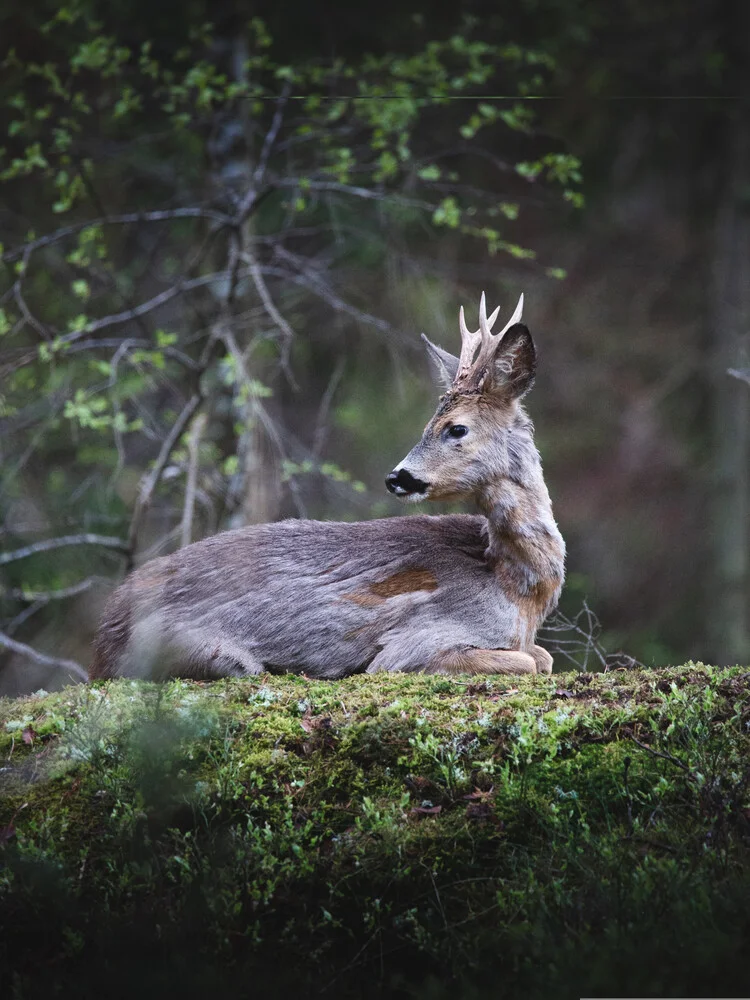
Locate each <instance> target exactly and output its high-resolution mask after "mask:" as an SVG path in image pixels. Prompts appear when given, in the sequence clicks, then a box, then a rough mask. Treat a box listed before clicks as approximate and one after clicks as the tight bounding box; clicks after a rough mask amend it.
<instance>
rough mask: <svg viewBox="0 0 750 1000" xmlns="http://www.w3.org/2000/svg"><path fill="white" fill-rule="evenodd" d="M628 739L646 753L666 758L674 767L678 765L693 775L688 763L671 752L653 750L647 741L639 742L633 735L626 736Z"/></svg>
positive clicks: (661, 758) (662, 758)
mask: <svg viewBox="0 0 750 1000" xmlns="http://www.w3.org/2000/svg"><path fill="white" fill-rule="evenodd" d="M628 739H629V740H631V741H632V742H633V743H635V745H636V746H637V747H640V748H641V750H645V751H646V753H650V754H651V756H652V757H658V758H659V759H660V760H666V761H667V762H668V763H670V764H674V765H675V767H679V768H680V769H681V770H683V771H686V772H687V773H688V774H689V775H690V776H691V777H692V776H693V775H692V772H691V770H690V768H689V767H688V765H687V764H686V763H685V762H684V761H682V760H680V759H679V757H673V756H672V754H671V753H662V752H661V751H660V750H654V748H653V747H650V746H649V745H648V743H641V741H640V740H637V739H636V738H635V736H632V735H630V736H628Z"/></svg>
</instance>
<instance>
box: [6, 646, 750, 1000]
mask: <svg viewBox="0 0 750 1000" xmlns="http://www.w3.org/2000/svg"><path fill="white" fill-rule="evenodd" d="M748 680H749V676H748V674H747V673H746V672H745V673H742V672H741V671H740V670H739V669H737V668H733V669H724V670H712V669H709V668H706V667H704V666H702V665H700V664H699V665H694V664H688V665H686V666H685V667H684V668H679V669H674V670H669V671H660V672H658V673H655V672H652V671H632V672H622V671H617V672H614V673H608V674H597V675H591V674H575V675H558V676H557V677H554V678H533V679H524V680H520V681H516V680H515V679H509V678H505V679H503V678H488V679H486V680H481V681H479V682H476V681H475V680H472V679H468V678H460V677H459V678H440V677H423V676H415V677H409V676H403V675H401V676H396V675H377V676H371V677H351V678H347V679H346V680H344V681H341V682H337V683H336V684H331V683H325V682H309V681H307V680H306V679H304V678H301V677H270V676H263V677H260V678H256V679H252V680H248V681H241V682H240V681H231V682H222V683H216V684H211V685H202V684H196V683H185V682H180V681H177V682H173V683H171V684H168V685H163V686H153V685H147V684H141V683H136V682H128V681H123V682H116V683H111V684H108V685H104V686H102V687H98V688H92V689H84V688H68V689H67V690H65V691H63V692H61V693H59V694H56V695H46V694H45V693H44V692H38V693H37V695H36V696H34V697H32V698H28V699H26V700H23V701H4V702H0V732H2V736H1V737H0V746H2V756H3V758H4V763H3V771H2V774H1V775H0V777H1V779H2V799H1V800H0V839H2V846H0V858H2V863H3V868H2V874H0V914H2V917H0V927H1V929H2V934H0V956H2V963H3V965H4V967H5V970H6V972H7V975H8V977H10V976H11V974H12V982H13V987H14V991H15V993H14V995H15V996H17V997H19V998H33V997H36V996H42V995H44V996H47V995H49V994H50V992H54V990H55V988H56V987H58V986H61V985H62V984H65V989H66V991H67V992H71V991H72V989H73V988H74V989H75V993H76V995H78V996H82V997H87V996H93V995H95V994H99V993H101V991H102V990H103V989H104V990H105V991H106V992H107V994H108V995H112V996H127V995H132V994H133V992H134V991H136V990H137V991H138V992H140V993H143V992H144V990H145V994H146V995H148V996H150V995H154V996H156V995H163V993H164V991H165V990H166V991H167V992H168V993H170V994H175V993H177V992H179V993H180V994H181V995H185V996H187V997H193V996H196V997H197V996H201V995H204V993H205V990H206V989H216V988H220V989H232V990H237V989H241V990H242V991H243V994H245V993H247V990H248V984H252V986H251V987H250V989H251V990H252V991H253V992H258V993H260V992H270V993H271V995H287V994H292V993H293V994H294V995H297V996H311V995H324V996H325V995H333V996H357V997H367V996H373V997H375V996H383V995H389V996H396V997H443V996H448V995H455V993H456V991H458V995H460V996H467V997H472V996H476V997H479V996H489V995H492V996H507V997H515V996H524V997H531V998H534V997H543V996H550V995H554V996H560V997H567V996H572V997H575V996H583V995H589V996H590V995H594V996H596V995H612V994H613V993H614V992H619V993H627V994H629V995H640V996H649V995H656V996H664V997H667V996H685V995H689V994H691V993H692V994H696V993H719V992H723V993H725V994H726V995H743V994H744V993H746V992H747V986H748V979H747V976H748V973H747V963H746V961H745V958H744V956H745V955H746V950H747V945H748V936H749V935H750V925H748V919H747V906H746V899H747V892H748V889H750V869H749V868H748V836H749V835H750V827H749V826H748V816H749V815H750V812H749V809H750V798H749V795H750V771H748V766H747V760H748V750H749V749H750V748H749V747H748V741H749V740H750V736H749V735H748V728H749V726H750V698H749V694H750V689H749V687H748ZM7 981H11V980H10V979H8V980H7Z"/></svg>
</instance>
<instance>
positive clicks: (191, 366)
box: [65, 337, 200, 372]
mask: <svg viewBox="0 0 750 1000" xmlns="http://www.w3.org/2000/svg"><path fill="white" fill-rule="evenodd" d="M123 343H128V344H130V346H131V347H134V348H140V349H141V350H144V351H154V350H156V351H159V352H160V353H161V354H163V355H164V357H166V358H172V359H173V360H174V361H177V362H178V363H179V364H181V365H182V367H183V368H187V369H188V370H189V371H192V372H197V371H200V365H199V364H198V362H197V361H193V359H192V358H191V357H190V356H189V355H187V354H185V353H184V352H183V351H181V350H179V349H178V348H176V347H154V343H153V341H151V340H145V339H144V338H142V337H128V338H127V341H122V340H119V339H116V338H114V337H111V338H108V339H106V338H102V339H101V340H91V341H84V342H83V343H82V344H71V345H70V347H69V348H68V349H67V350H66V352H65V353H66V354H75V353H77V352H79V351H105V350H112V348H115V349H119V348H120V347H121V345H122V344H123Z"/></svg>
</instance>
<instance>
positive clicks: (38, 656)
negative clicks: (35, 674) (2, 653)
mask: <svg viewBox="0 0 750 1000" xmlns="http://www.w3.org/2000/svg"><path fill="white" fill-rule="evenodd" d="M0 646H2V647H3V648H4V649H7V650H10V652H12V653H18V654H19V656H25V657H27V658H28V659H29V660H33V661H34V662H35V663H40V664H41V665H42V666H44V667H56V668H58V669H59V670H67V671H69V672H70V673H71V674H73V675H74V676H75V677H78V678H79V679H80V680H82V681H85V680H88V674H87V673H86V671H85V670H84V669H83V667H82V666H81V664H80V663H76V661H75V660H63V659H60V658H59V657H57V656H47V654H46V653H40V652H39V651H38V650H36V649H33V648H32V647H31V646H27V645H26V643H25V642H17V641H16V640H15V639H11V638H10V636H8V635H6V634H5V633H4V632H0Z"/></svg>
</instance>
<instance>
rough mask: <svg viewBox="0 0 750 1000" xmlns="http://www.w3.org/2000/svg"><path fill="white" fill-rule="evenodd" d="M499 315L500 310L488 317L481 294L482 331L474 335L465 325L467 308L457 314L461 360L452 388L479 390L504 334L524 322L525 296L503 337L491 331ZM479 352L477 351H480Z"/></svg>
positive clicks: (475, 332) (520, 300)
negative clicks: (459, 329)
mask: <svg viewBox="0 0 750 1000" xmlns="http://www.w3.org/2000/svg"><path fill="white" fill-rule="evenodd" d="M499 312H500V306H498V307H497V309H495V311H494V312H493V313H492V315H491V316H489V317H488V316H487V302H486V299H485V296H484V292H482V298H481V299H480V301H479V329H478V330H474V331H471V330H470V329H469V328H468V327H467V325H466V317H465V316H464V307H463V306H461V308H460V310H459V313H458V321H459V324H460V326H461V356H460V357H459V359H458V371H457V372H456V377H455V379H454V380H453V385H454V386H456V387H459V385H460V388H462V389H466V388H469V387H471V388H479V387H481V383H482V382H483V381H484V377H485V375H486V371H487V366H488V364H489V362H490V361H491V359H492V357H493V355H494V353H495V350H496V349H497V345H498V343H499V342H500V341H501V340H502V338H503V336H504V334H505V332H506V331H507V330H509V329H510V327H511V326H513V325H514V324H515V323H518V321H519V320H520V319H521V316H522V314H523V294H522V295H521V297H520V298H519V300H518V305H517V306H516V308H515V310H514V312H513V315H512V316H511V318H510V319H509V320H508V322H507V323H506V324H505V326H504V327H503V328H502V330H501V331H500V333H495V334H493V332H492V327H493V326H494V324H495V320H496V319H497V317H498V314H499ZM477 348H478V350H477Z"/></svg>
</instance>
